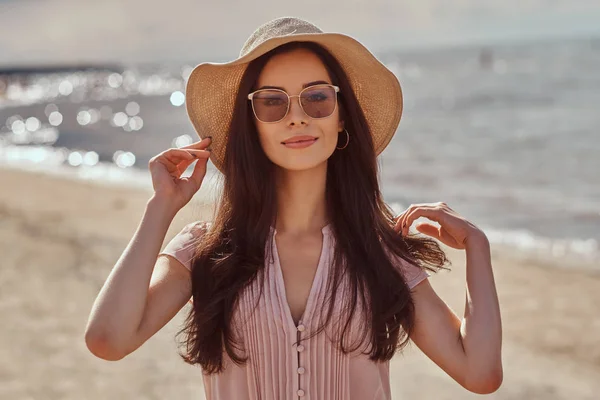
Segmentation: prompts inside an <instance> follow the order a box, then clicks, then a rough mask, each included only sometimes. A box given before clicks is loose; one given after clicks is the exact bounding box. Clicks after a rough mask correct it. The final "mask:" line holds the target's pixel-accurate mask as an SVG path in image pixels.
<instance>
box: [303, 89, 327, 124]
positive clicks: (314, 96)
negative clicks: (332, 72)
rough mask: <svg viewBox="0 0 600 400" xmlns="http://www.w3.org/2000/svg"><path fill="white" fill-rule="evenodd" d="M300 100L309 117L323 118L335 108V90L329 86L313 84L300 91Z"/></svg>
mask: <svg viewBox="0 0 600 400" xmlns="http://www.w3.org/2000/svg"><path fill="white" fill-rule="evenodd" d="M300 101H301V102H302V108H303V109H304V112H305V113H306V114H307V115H308V116H309V117H311V118H325V117H329V116H330V115H331V114H333V110H335V103H336V92H335V89H334V88H333V87H331V86H315V87H311V88H308V89H306V90H305V91H304V92H302V96H301V97H300Z"/></svg>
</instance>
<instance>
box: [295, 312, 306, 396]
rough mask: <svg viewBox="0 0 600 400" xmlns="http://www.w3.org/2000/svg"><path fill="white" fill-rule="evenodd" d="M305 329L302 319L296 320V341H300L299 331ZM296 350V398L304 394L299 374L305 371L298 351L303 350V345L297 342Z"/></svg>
mask: <svg viewBox="0 0 600 400" xmlns="http://www.w3.org/2000/svg"><path fill="white" fill-rule="evenodd" d="M305 330H306V327H305V326H304V325H303V324H302V321H298V326H296V338H297V341H298V342H300V339H301V336H302V335H301V333H302V332H304V331H305ZM296 350H297V352H298V370H297V371H296V372H297V373H298V391H297V392H296V394H297V395H298V398H301V397H304V395H305V394H306V392H305V391H304V389H303V388H302V387H301V375H302V374H304V373H305V372H306V369H305V368H304V366H303V364H301V363H300V353H302V352H303V351H304V345H302V344H299V345H298V346H297V347H296Z"/></svg>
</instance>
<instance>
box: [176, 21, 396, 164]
mask: <svg viewBox="0 0 600 400" xmlns="http://www.w3.org/2000/svg"><path fill="white" fill-rule="evenodd" d="M295 41H307V42H315V43H318V44H320V45H321V46H323V47H324V48H325V49H327V50H328V51H329V52H330V53H331V54H332V55H333V56H334V57H335V58H336V59H337V60H338V62H339V63H340V65H341V67H342V68H343V70H344V72H345V73H346V74H347V76H348V79H349V81H350V85H351V87H352V89H353V91H354V93H355V95H356V98H357V99H358V103H359V104H360V107H361V108H362V110H363V112H364V114H365V117H366V119H367V122H368V124H369V128H370V130H371V134H372V135H373V142H374V146H375V151H376V153H377V155H379V153H381V152H382V151H383V149H385V147H386V146H387V145H388V143H389V142H390V140H391V139H392V137H393V136H394V133H395V132H396V129H397V128H398V124H399V123H400V117H401V115H402V89H401V88H400V83H399V82H398V79H397V78H396V76H395V75H394V74H393V73H392V72H391V71H390V70H389V69H387V68H386V67H385V66H384V65H383V64H382V63H381V62H380V61H379V60H377V58H375V56H374V55H373V54H371V52H369V50H367V49H366V47H364V46H363V45H362V44H361V43H359V42H358V41H357V40H356V39H353V38H351V37H350V36H346V35H343V34H341V33H329V32H323V31H322V30H321V29H319V28H318V27H316V26H315V25H313V24H311V23H310V22H307V21H304V20H302V19H299V18H290V17H285V18H278V19H275V20H272V21H269V22H267V23H265V24H264V25H261V26H260V27H258V29H256V31H254V33H253V34H252V35H251V36H250V37H249V38H248V40H246V43H244V46H243V47H242V50H241V51H240V55H239V57H238V58H237V59H235V60H233V61H230V62H226V63H221V64H219V63H202V64H199V65H197V66H196V67H195V68H194V69H193V70H192V72H191V74H190V76H189V78H188V82H187V85H186V109H187V114H188V117H189V118H190V120H191V122H192V125H193V126H194V129H195V130H196V132H197V133H198V135H199V136H200V138H201V139H203V138H205V137H206V136H212V143H211V145H210V147H211V149H212V151H211V156H210V159H211V161H212V162H213V164H214V165H215V166H216V167H217V169H219V170H220V171H221V172H223V158H224V156H225V146H226V144H227V136H228V129H229V125H230V121H231V118H232V116H233V110H234V104H235V100H236V96H237V90H238V87H239V84H240V82H241V79H242V76H243V74H244V71H245V70H246V67H247V65H248V63H249V62H250V61H252V60H254V59H256V58H258V57H260V56H261V55H263V54H265V53H267V52H268V51H270V50H273V49H274V48H276V47H278V46H281V45H283V44H286V43H289V42H295ZM342 95H343V93H342ZM350 135H352V132H350Z"/></svg>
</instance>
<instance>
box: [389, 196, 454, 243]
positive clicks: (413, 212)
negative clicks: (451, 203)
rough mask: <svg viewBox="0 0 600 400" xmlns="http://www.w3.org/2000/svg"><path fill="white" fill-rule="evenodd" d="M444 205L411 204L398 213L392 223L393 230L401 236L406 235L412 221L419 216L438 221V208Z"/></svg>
mask: <svg viewBox="0 0 600 400" xmlns="http://www.w3.org/2000/svg"><path fill="white" fill-rule="evenodd" d="M444 207H447V206H446V203H424V204H411V205H410V207H408V208H407V209H406V210H405V211H404V212H403V213H402V214H400V215H399V216H398V218H397V220H396V224H395V225H394V230H395V231H396V232H399V233H401V234H402V235H403V236H406V235H408V232H409V231H410V227H411V226H412V223H413V222H414V221H415V220H416V219H417V218H420V217H426V218H428V219H430V220H432V221H436V222H440V219H441V218H442V213H440V210H441V209H442V208H444Z"/></svg>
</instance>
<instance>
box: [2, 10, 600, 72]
mask: <svg viewBox="0 0 600 400" xmlns="http://www.w3.org/2000/svg"><path fill="white" fill-rule="evenodd" d="M280 16H298V17H301V18H304V19H307V20H309V21H311V22H313V23H315V24H316V25H317V26H319V27H320V28H321V29H323V30H325V31H336V32H342V33H345V34H348V35H350V36H353V37H354V38H356V39H358V40H359V41H361V42H362V43H364V44H365V45H366V46H367V47H368V48H369V49H371V50H372V51H373V52H377V51H389V50H393V49H399V50H401V49H415V48H416V49H419V48H430V47H440V46H449V45H462V44H469V43H477V44H487V43H496V42H506V41H510V42H515V41H521V40H532V39H538V38H549V37H550V38H554V37H572V36H595V37H596V36H598V37H600V23H599V22H598V21H600V1H598V0H504V1H492V0H452V1H450V0H411V1H408V0H405V1H401V0H368V1H364V0H329V1H323V0H302V1H294V2H291V1H288V2H284V1H282V0H254V1H247V0H246V1H242V0H219V1H201V0H169V1H156V0H155V1H148V0H104V1H90V0H0V65H5V66H6V65H37V64H56V63H66V64H72V63H93V62H121V61H124V62H178V61H190V60H197V61H199V62H201V61H213V60H214V61H227V60H231V59H234V58H236V57H237V55H238V53H239V49H240V48H241V46H242V44H243V43H244V41H245V40H246V38H247V37H248V36H249V35H250V34H251V33H252V31H253V30H254V29H255V28H256V27H258V26H259V25H261V24H262V23H264V22H266V21H268V20H271V19H273V18H277V17H280Z"/></svg>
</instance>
